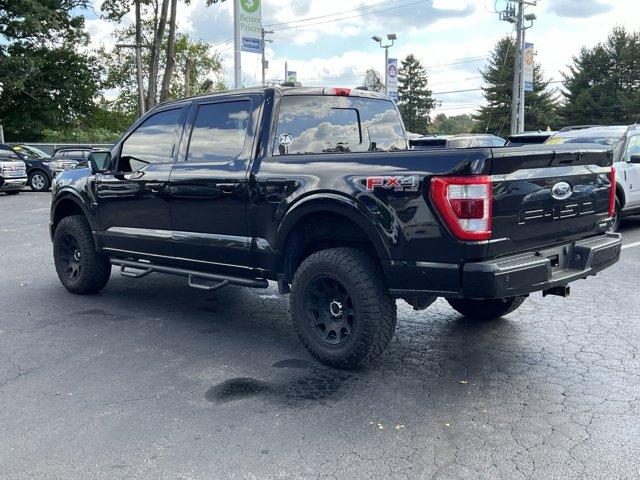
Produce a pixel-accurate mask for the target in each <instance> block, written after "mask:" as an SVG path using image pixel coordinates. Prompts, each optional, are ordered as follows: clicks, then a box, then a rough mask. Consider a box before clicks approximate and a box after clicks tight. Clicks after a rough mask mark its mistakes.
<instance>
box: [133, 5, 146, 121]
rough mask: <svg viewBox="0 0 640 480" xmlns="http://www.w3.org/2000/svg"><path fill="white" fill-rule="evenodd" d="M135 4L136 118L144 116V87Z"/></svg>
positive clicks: (138, 23)
mask: <svg viewBox="0 0 640 480" xmlns="http://www.w3.org/2000/svg"><path fill="white" fill-rule="evenodd" d="M135 4H136V79H137V82H138V117H141V116H142V115H144V106H145V105H144V86H143V85H142V58H141V57H142V52H141V50H142V20H141V16H140V0H135Z"/></svg>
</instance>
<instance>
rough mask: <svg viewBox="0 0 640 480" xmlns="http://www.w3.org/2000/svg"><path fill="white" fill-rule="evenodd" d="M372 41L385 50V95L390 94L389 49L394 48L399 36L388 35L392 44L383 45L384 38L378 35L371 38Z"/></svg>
mask: <svg viewBox="0 0 640 480" xmlns="http://www.w3.org/2000/svg"><path fill="white" fill-rule="evenodd" d="M371 39H372V40H373V41H374V42H376V43H377V44H378V45H380V47H381V48H384V93H386V94H387V95H388V94H389V48H391V47H393V44H394V43H395V42H396V40H397V39H398V36H397V35H396V34H395V33H388V34H387V40H390V41H391V43H387V44H386V45H383V44H382V38H380V37H379V36H377V35H374V36H373V37H371Z"/></svg>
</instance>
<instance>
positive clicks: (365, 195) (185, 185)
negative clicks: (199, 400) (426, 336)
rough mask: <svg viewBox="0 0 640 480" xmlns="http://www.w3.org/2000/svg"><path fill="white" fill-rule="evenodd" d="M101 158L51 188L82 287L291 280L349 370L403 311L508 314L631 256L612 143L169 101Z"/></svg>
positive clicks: (286, 285)
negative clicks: (434, 143) (494, 135)
mask: <svg viewBox="0 0 640 480" xmlns="http://www.w3.org/2000/svg"><path fill="white" fill-rule="evenodd" d="M89 160H90V165H91V168H85V169H76V170H70V171H66V172H63V173H61V174H60V175H59V176H58V177H57V178H56V180H55V181H54V187H53V203H52V208H51V238H52V240H53V253H54V259H55V266H56V270H57V272H58V275H59V277H60V280H61V282H62V284H63V285H64V286H65V287H66V288H67V289H68V290H70V291H71V292H73V293H78V294H88V293H95V292H98V291H99V290H101V289H102V288H104V287H105V285H106V284H107V282H108V280H109V276H110V274H111V270H112V265H115V266H117V267H118V268H119V270H120V273H121V274H123V275H125V276H128V277H132V278H140V277H143V276H146V275H148V274H150V273H154V272H158V273H167V274H174V275H181V276H184V277H186V278H187V279H188V283H189V285H190V286H191V287H195V288H200V289H203V290H209V291H212V290H216V289H219V288H222V287H224V286H226V285H240V286H246V287H258V288H265V287H267V285H268V281H269V280H272V281H276V282H277V284H278V289H279V291H280V293H283V294H286V293H290V301H291V314H292V317H293V320H294V324H295V327H296V329H297V332H298V334H299V336H300V338H301V340H302V342H303V343H304V344H305V346H306V347H307V348H308V350H309V351H310V352H311V353H312V354H313V355H314V356H316V357H317V358H318V359H319V360H321V361H323V362H326V363H328V364H330V365H333V366H337V367H342V368H352V367H357V366H360V365H363V364H366V363H368V362H370V361H371V360H372V359H374V358H375V357H377V356H378V355H380V354H381V353H382V352H383V351H384V349H385V347H386V346H387V344H388V342H389V340H390V339H391V337H392V335H393V333H394V329H395V325H396V299H398V298H400V299H404V300H406V301H407V302H408V303H409V304H410V305H412V306H413V307H414V308H415V309H424V308H426V307H428V306H429V305H430V304H431V303H433V301H435V299H436V298H437V297H444V298H445V299H446V300H447V301H448V302H449V304H450V305H451V306H452V307H453V308H454V309H455V310H457V311H458V312H460V313H461V314H463V315H465V316H468V317H472V318H478V319H492V318H498V317H501V316H503V315H506V314H508V313H510V312H513V311H514V310H515V309H516V308H518V307H519V306H520V304H521V303H522V302H523V301H524V299H525V298H526V297H527V295H529V294H530V293H532V292H536V291H542V292H543V293H544V294H555V295H562V296H566V295H567V294H568V293H569V287H568V284H569V283H570V282H572V281H574V280H578V279H584V278H587V277H588V276H590V275H594V274H596V273H597V272H599V271H601V270H602V269H604V268H606V267H608V266H610V265H612V264H613V263H615V262H616V261H617V260H618V259H619V256H620V250H621V238H620V236H619V235H618V234H614V233H608V232H607V230H608V228H609V225H610V223H611V219H612V214H613V212H614V196H613V194H614V189H612V185H615V181H614V176H615V171H614V170H613V168H612V166H611V165H612V153H611V151H610V150H609V149H607V148H606V147H602V148H599V147H593V146H582V145H576V144H574V145H571V146H570V147H567V146H563V145H560V146H557V147H555V146H546V145H545V146H534V147H520V148H509V147H502V148H472V149H442V150H434V151H416V150H409V149H408V144H407V139H406V136H405V131H404V127H403V125H402V120H401V118H400V116H399V114H398V110H397V108H396V106H395V104H394V103H393V102H392V101H390V100H389V99H388V98H387V97H385V96H382V95H380V94H375V93H371V92H367V91H362V90H349V89H344V88H336V89H322V88H301V87H298V88H288V87H277V88H275V87H274V88H261V89H246V90H239V91H232V92H226V93H221V94H214V95H207V96H203V97H197V98H189V99H185V100H180V101H177V102H173V103H168V104H164V105H161V106H159V107H157V108H155V109H154V110H152V111H151V112H149V113H147V114H146V115H145V116H144V117H142V118H141V119H139V120H138V121H137V122H136V123H135V124H134V125H133V126H132V127H131V128H130V129H129V130H128V131H127V132H126V133H125V134H124V135H123V137H122V138H121V139H120V141H118V142H117V144H116V145H115V146H114V147H113V149H112V150H111V151H110V152H94V153H92V155H91V156H90V159H89Z"/></svg>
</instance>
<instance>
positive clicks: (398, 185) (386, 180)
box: [366, 175, 420, 192]
mask: <svg viewBox="0 0 640 480" xmlns="http://www.w3.org/2000/svg"><path fill="white" fill-rule="evenodd" d="M366 186H367V190H368V191H370V192H372V191H374V190H375V189H376V188H383V189H385V190H393V191H395V192H417V191H418V189H419V187H420V179H419V178H418V176H417V175H409V176H404V177H367V183H366Z"/></svg>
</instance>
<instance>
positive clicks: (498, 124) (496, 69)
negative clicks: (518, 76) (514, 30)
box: [473, 37, 561, 135]
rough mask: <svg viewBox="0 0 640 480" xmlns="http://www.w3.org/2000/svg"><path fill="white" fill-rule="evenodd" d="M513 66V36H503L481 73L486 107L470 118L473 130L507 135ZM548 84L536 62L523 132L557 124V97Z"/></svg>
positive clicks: (526, 102)
mask: <svg viewBox="0 0 640 480" xmlns="http://www.w3.org/2000/svg"><path fill="white" fill-rule="evenodd" d="M514 63H515V41H514V39H513V38H512V37H504V38H502V39H500V40H499V41H498V43H497V44H496V46H495V48H494V50H493V52H492V53H491V58H490V59H489V63H488V64H487V66H486V67H485V68H484V70H482V71H481V72H480V73H481V74H482V78H483V80H484V86H483V87H482V91H483V95H484V98H485V100H486V101H487V104H488V105H485V106H483V107H480V110H479V111H478V113H477V114H476V115H474V117H473V118H474V120H475V121H476V131H478V132H481V133H493V134H495V135H507V134H508V133H509V127H510V124H511V123H510V120H511V104H512V88H513V72H514ZM549 84H550V82H549V80H547V79H545V77H544V73H543V71H542V68H541V67H540V65H539V64H538V63H535V64H534V67H533V92H526V93H525V130H546V129H547V128H548V127H552V128H557V127H558V126H559V125H560V122H561V118H560V115H559V114H558V100H557V95H556V93H554V92H553V91H552V90H551V89H550V88H549Z"/></svg>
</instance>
